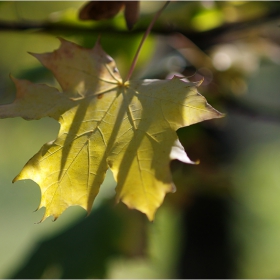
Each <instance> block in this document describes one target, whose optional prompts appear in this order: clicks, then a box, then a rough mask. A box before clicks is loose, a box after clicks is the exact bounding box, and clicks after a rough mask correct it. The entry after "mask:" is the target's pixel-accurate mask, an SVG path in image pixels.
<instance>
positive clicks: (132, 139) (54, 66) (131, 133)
mask: <svg viewBox="0 0 280 280" xmlns="http://www.w3.org/2000/svg"><path fill="white" fill-rule="evenodd" d="M34 56H35V57H36V58H37V59H39V61H40V62H41V63H42V64H43V65H44V66H45V67H47V68H49V69H50V70H51V71H52V72H53V74H54V76H55V77H56V79H57V81H58V82H59V84H60V85H61V88H62V91H61V92H59V91H58V90H57V89H55V88H53V87H49V86H47V85H42V84H32V83H30V82H28V81H25V80H16V79H13V80H14V82H15V84H16V87H17V95H16V99H15V101H14V102H13V103H12V104H8V105H2V106H0V117H1V118H6V117H16V116H20V117H23V118H25V119H39V118H42V117H46V116H49V117H52V118H54V119H56V120H58V121H59V123H60V124H61V127H60V131H59V134H58V137H57V139H56V140H54V141H53V142H50V143H47V144H45V145H44V146H43V147H42V148H41V150H40V151H39V152H38V153H37V154H36V155H35V156H34V157H33V158H31V159H30V160H29V161H28V162H27V164H26V165H25V166H24V168H23V170H22V171H21V173H20V174H19V175H18V176H17V177H16V178H15V179H14V181H17V180H22V179H32V180H33V181H35V182H36V183H37V184H38V185H39V186H40V188H41V195H42V197H41V203H40V206H39V208H41V207H46V211H45V214H44V217H43V219H45V218H46V217H48V216H51V215H53V216H54V218H55V219H56V218H57V217H58V216H59V215H60V214H61V213H62V212H63V211H64V210H65V209H66V208H67V207H69V206H71V205H80V206H82V207H83V208H85V209H86V210H87V211H90V209H91V206H92V203H93V201H94V198H95V197H96V195H97V194H98V191H99V187H100V185H101V184H102V182H103V180H104V177H105V173H106V171H107V169H108V168H110V169H111V170H112V172H113V174H114V177H115V180H116V182H117V187H116V195H117V200H121V201H123V202H124V203H125V204H126V205H127V206H128V207H130V208H135V209H138V210H140V211H142V212H143V213H145V214H146V215H147V216H148V218H149V219H150V220H152V219H153V218H154V214H155V211H156V209H157V208H158V207H159V206H160V205H161V203H162V202H163V199H164V196H165V194H166V193H167V192H170V191H172V189H173V185H172V178H171V173H170V170H169V162H170V158H179V159H180V160H183V161H186V162H188V161H189V160H188V158H187V156H186V154H185V152H184V150H183V148H182V146H181V144H180V143H179V142H178V139H177V134H176V130H177V129H179V128H180V127H184V126H188V125H191V124H194V123H197V122H200V121H203V120H207V119H212V118H218V117H221V116H222V115H221V114H220V113H219V112H217V111H216V110H215V109H213V108H212V107H211V106H210V105H208V104H207V102H206V100H205V98H204V97H202V96H201V95H200V94H199V93H198V92H197V88H196V85H195V84H193V83H188V82H185V81H183V80H181V79H180V78H178V77H174V78H173V79H172V80H144V81H129V82H125V83H123V82H122V79H121V77H120V75H119V73H118V70H117V68H116V65H115V62H114V60H113V59H112V58H111V57H109V56H108V55H107V54H106V53H105V52H104V51H103V50H102V48H101V46H100V44H99V43H97V44H96V45H95V47H94V48H93V49H85V48H82V47H80V46H78V45H76V44H73V43H70V42H68V41H65V40H62V39H61V46H60V48H59V49H58V50H56V51H54V52H52V53H45V54H34ZM189 162H190V161H189Z"/></svg>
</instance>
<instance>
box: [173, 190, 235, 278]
mask: <svg viewBox="0 0 280 280" xmlns="http://www.w3.org/2000/svg"><path fill="white" fill-rule="evenodd" d="M228 215H229V203H228V201H227V199H225V198H224V197H217V196H207V195H196V196H195V197H194V198H193V201H192V203H191V205H190V206H189V207H188V208H187V209H185V213H184V219H183V228H182V230H183V231H184V232H185V234H184V237H185V240H184V244H182V250H181V261H180V263H179V268H178V273H179V275H178V278H194V279H213V278H216V279H221V278H225V279H228V278H231V277H230V276H231V269H232V262H231V251H230V248H229V235H228V223H229V219H228Z"/></svg>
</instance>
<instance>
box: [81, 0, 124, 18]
mask: <svg viewBox="0 0 280 280" xmlns="http://www.w3.org/2000/svg"><path fill="white" fill-rule="evenodd" d="M123 6H124V1H90V2H88V3H87V4H86V5H85V6H84V7H83V8H82V9H81V11H80V13H79V19H82V20H90V19H93V20H101V19H109V18H112V17H114V16H115V15H116V14H117V13H118V12H119V11H120V10H121V9H122V8H123Z"/></svg>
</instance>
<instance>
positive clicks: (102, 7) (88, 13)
mask: <svg viewBox="0 0 280 280" xmlns="http://www.w3.org/2000/svg"><path fill="white" fill-rule="evenodd" d="M123 7H125V12H124V16H125V21H126V26H127V28H128V29H129V30H131V29H132V28H133V26H134V24H135V23H136V22H137V20H138V18H139V1H90V2H88V3H87V4H86V5H85V6H84V7H83V8H82V9H81V11H80V13H79V19H81V20H101V19H110V18H113V17H114V16H115V15H116V14H117V13H119V11H120V10H121V9H122V8H123Z"/></svg>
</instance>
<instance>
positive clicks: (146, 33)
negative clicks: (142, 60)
mask: <svg viewBox="0 0 280 280" xmlns="http://www.w3.org/2000/svg"><path fill="white" fill-rule="evenodd" d="M169 3H170V1H166V3H165V4H164V6H163V7H162V8H161V9H160V10H158V11H157V13H156V14H155V16H154V18H153V20H152V21H151V23H150V24H149V26H148V28H147V30H146V32H145V33H144V36H143V37H142V40H141V42H140V44H139V47H138V49H137V51H136V54H135V56H134V59H133V61H132V64H131V66H130V69H129V72H128V75H127V77H126V79H125V81H124V83H125V82H126V81H128V80H129V79H130V77H131V75H132V73H133V70H134V68H135V65H136V62H137V59H138V57H139V53H140V51H141V48H142V46H143V44H144V42H145V40H146V38H147V37H148V35H149V34H150V32H151V30H152V28H153V25H154V24H155V22H156V20H157V19H158V17H159V16H160V14H161V12H162V11H163V10H164V9H165V8H166V6H167V5H168V4H169Z"/></svg>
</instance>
